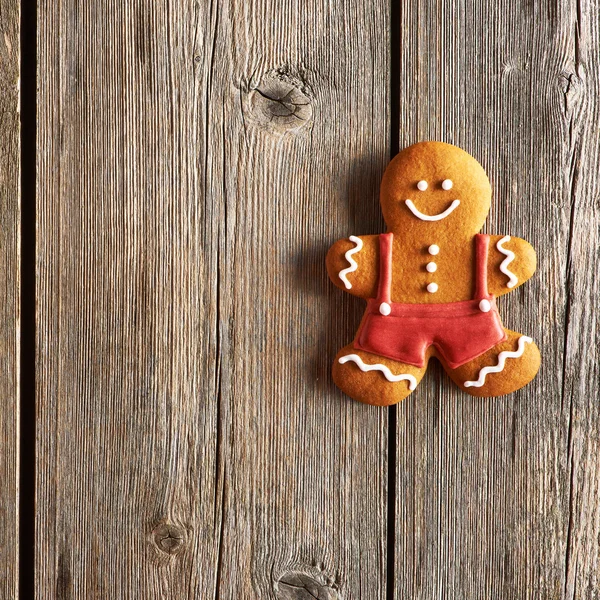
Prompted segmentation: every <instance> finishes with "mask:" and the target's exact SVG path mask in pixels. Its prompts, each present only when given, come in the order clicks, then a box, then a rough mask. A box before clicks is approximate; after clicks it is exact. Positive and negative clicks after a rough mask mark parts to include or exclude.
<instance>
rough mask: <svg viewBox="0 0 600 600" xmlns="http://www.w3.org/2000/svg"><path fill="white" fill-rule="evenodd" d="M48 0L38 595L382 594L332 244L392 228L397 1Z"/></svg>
mask: <svg viewBox="0 0 600 600" xmlns="http://www.w3.org/2000/svg"><path fill="white" fill-rule="evenodd" d="M38 13H39V22H38V52H39V67H38V68H39V98H38V105H39V112H38V126H39V134H38V147H39V155H38V164H39V169H38V172H39V173H38V190H39V200H38V253H37V260H38V263H37V269H38V287H37V298H38V330H37V336H38V349H37V369H38V377H37V393H38V421H37V427H38V429H37V431H38V437H37V439H38V442H37V444H38V446H37V447H38V464H37V534H36V536H37V560H36V574H37V583H36V586H37V590H38V598H40V599H42V598H61V599H66V598H69V599H71V598H85V599H89V598H174V599H177V600H180V599H181V598H202V599H205V598H244V599H246V598H248V599H250V598H278V599H299V598H305V597H310V595H311V594H312V595H313V596H315V597H317V595H318V597H319V598H328V599H333V598H344V599H349V598H356V599H371V598H373V599H379V598H383V597H384V593H385V564H386V556H385V539H386V523H385V516H386V481H387V472H386V468H387V462H386V449H387V413H386V412H384V411H381V410H378V409H374V408H372V407H368V406H363V405H360V404H358V403H355V402H352V401H350V400H349V399H347V398H345V397H343V396H342V395H341V393H339V392H338V391H336V389H335V388H334V386H333V383H332V381H331V377H330V363H331V361H332V359H333V357H334V355H335V352H336V350H337V349H338V348H339V347H340V346H342V345H343V344H344V343H346V342H347V340H349V339H351V337H352V335H353V332H354V331H355V329H356V326H357V324H358V322H359V319H360V313H361V310H362V306H360V305H359V303H357V302H356V301H353V300H351V299H349V298H347V297H346V295H345V294H342V293H341V292H340V291H339V290H337V289H335V288H334V287H333V286H332V285H330V284H329V283H328V281H327V275H326V273H325V267H324V259H325V253H326V250H327V247H328V245H329V244H330V243H332V242H333V241H334V240H336V239H337V238H339V237H345V236H347V235H348V234H349V233H351V232H353V231H359V230H360V232H363V233H371V232H376V231H379V230H380V228H381V219H380V216H379V210H378V207H377V202H376V198H377V190H378V185H379V180H380V177H381V174H382V172H383V169H384V167H385V164H386V162H387V159H388V157H389V130H390V125H389V106H388V100H389V86H388V73H389V65H388V54H389V50H388V47H389V30H390V24H389V15H388V6H387V2H383V1H380V0H376V1H375V2H371V3H363V2H360V1H357V0H348V1H347V2H344V3H342V4H340V3H329V2H325V1H320V0H311V1H310V2H302V3H298V2H275V1H266V0H264V1H261V0H253V1H252V2H245V1H242V0H231V1H229V2H226V1H224V2H192V1H184V0H174V1H172V2H167V3H155V2H154V3H153V2H149V1H145V0H134V1H132V2H126V3H122V2H116V1H113V0H107V1H106V2H102V3H84V4H81V3H78V2H75V1H73V0H65V1H63V2H58V3H57V2H49V1H47V0H42V1H41V2H40V3H39V8H38Z"/></svg>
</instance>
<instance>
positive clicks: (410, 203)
mask: <svg viewBox="0 0 600 600" xmlns="http://www.w3.org/2000/svg"><path fill="white" fill-rule="evenodd" d="M405 202H406V206H408V208H409V210H410V212H411V213H412V214H413V215H415V217H417V219H421V221H441V220H442V219H445V218H446V217H447V216H448V215H449V214H450V213H451V212H452V211H453V210H454V209H455V208H456V207H457V206H458V205H459V204H460V200H453V201H452V204H451V205H450V206H449V207H448V208H447V209H446V210H445V211H444V212H441V213H439V214H437V215H425V214H423V213H422V212H421V211H420V210H419V209H418V208H417V207H416V206H415V205H414V204H413V201H412V200H405Z"/></svg>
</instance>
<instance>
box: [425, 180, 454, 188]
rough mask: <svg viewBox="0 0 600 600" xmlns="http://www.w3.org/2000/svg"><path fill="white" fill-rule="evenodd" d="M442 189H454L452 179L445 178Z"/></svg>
mask: <svg viewBox="0 0 600 600" xmlns="http://www.w3.org/2000/svg"><path fill="white" fill-rule="evenodd" d="M419 189H420V188H419ZM442 189H443V190H451V189H452V179H444V181H442Z"/></svg>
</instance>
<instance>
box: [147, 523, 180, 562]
mask: <svg viewBox="0 0 600 600" xmlns="http://www.w3.org/2000/svg"><path fill="white" fill-rule="evenodd" d="M152 538H153V539H154V543H155V544H156V546H157V548H158V549H159V550H161V551H162V552H164V553H165V554H171V555H173V554H178V553H179V552H181V550H182V549H183V548H184V546H185V542H186V533H185V530H184V529H183V528H182V527H180V526H179V525H175V524H173V523H160V524H159V525H157V526H156V527H155V528H154V530H153V531H152Z"/></svg>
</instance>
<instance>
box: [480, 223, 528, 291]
mask: <svg viewBox="0 0 600 600" xmlns="http://www.w3.org/2000/svg"><path fill="white" fill-rule="evenodd" d="M535 266H536V256H535V250H534V249H533V247H532V246H531V244H530V243H529V242H526V241H525V240H522V239H521V238H517V237H512V236H509V235H491V236H490V248H489V252H488V288H489V292H490V293H491V294H493V295H494V296H502V295H503V294H507V293H508V292H510V291H512V290H514V289H515V288H517V287H519V286H520V285H521V284H523V283H525V282H526V281H527V280H528V279H529V278H530V277H531V276H532V275H533V274H534V272H535Z"/></svg>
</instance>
